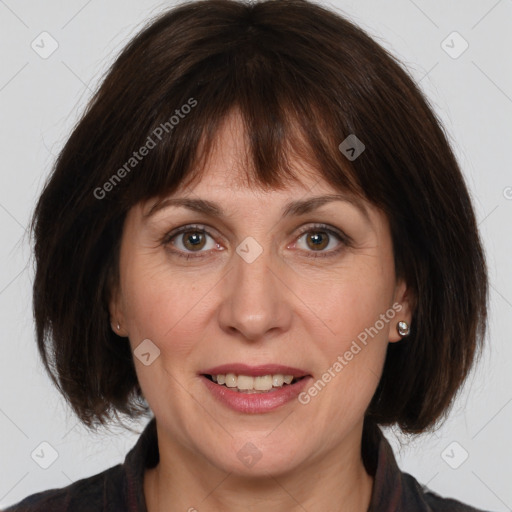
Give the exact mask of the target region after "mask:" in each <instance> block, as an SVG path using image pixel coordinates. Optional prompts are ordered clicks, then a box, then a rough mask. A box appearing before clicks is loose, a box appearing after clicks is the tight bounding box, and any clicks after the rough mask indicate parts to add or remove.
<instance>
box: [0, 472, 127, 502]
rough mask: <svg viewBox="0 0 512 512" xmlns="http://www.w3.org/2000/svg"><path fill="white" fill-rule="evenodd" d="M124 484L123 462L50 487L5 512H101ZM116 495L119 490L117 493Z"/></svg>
mask: <svg viewBox="0 0 512 512" xmlns="http://www.w3.org/2000/svg"><path fill="white" fill-rule="evenodd" d="M122 485H123V473H122V471H121V465H117V466H114V467H111V468H109V469H107V470H105V471H103V472H101V473H98V474H96V475H93V476H90V477H87V478H83V479H81V480H77V481H76V482H74V483H72V484H70V485H68V486H66V487H62V488H59V489H48V490H46V491H41V492H37V493H35V494H31V495H30V496H27V497H25V498H24V499H22V500H21V501H19V502H18V503H15V504H13V505H10V506H9V507H8V508H6V509H4V510H3V512H48V511H50V510H51V511H52V512H92V511H94V512H97V511H102V510H104V498H105V496H106V494H107V492H106V491H107V488H108V490H109V492H108V494H109V495H112V491H116V488H117V491H118V492H120V491H121V489H120V487H122ZM114 494H115V492H114Z"/></svg>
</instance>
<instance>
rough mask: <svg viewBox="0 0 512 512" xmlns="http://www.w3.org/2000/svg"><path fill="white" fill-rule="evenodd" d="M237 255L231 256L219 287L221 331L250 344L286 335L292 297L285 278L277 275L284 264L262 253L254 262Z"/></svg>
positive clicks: (271, 255) (268, 253)
mask: <svg viewBox="0 0 512 512" xmlns="http://www.w3.org/2000/svg"><path fill="white" fill-rule="evenodd" d="M240 254H242V255H243V252H240ZM240 254H239V253H234V254H233V261H232V266H231V269H230V271H229V272H228V273H227V275H226V276H225V279H224V281H223V284H222V285H221V286H222V294H221V295H222V301H221V304H220V306H219V311H218V321H219V324H220V327H221V328H222V329H223V330H224V331H226V332H228V333H229V334H230V335H231V336H233V334H237V335H238V336H239V337H240V338H242V339H246V340H251V341H258V340H262V339H267V338H269V337H274V336H278V335H279V334H282V333H283V332H286V331H287V330H288V328H289V326H290V323H291V319H292V303H291V302H290V300H291V296H293V294H292V292H291V290H290V289H289V288H288V286H289V285H288V286H287V283H286V276H285V275H279V274H280V271H279V270H280V269H281V274H282V269H283V265H284V263H281V264H279V262H278V261H275V256H273V254H272V253H271V251H266V250H264V251H263V252H262V253H261V254H259V255H258V256H257V257H256V259H254V260H253V261H251V258H248V259H247V258H245V257H244V256H240Z"/></svg>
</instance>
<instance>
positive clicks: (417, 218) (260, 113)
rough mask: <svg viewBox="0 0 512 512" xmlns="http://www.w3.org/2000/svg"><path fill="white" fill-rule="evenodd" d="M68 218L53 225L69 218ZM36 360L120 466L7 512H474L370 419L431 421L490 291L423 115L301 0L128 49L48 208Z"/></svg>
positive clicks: (337, 22) (369, 47)
mask: <svg viewBox="0 0 512 512" xmlns="http://www.w3.org/2000/svg"><path fill="white" fill-rule="evenodd" d="M56 219H58V221H57V222H56ZM33 233H34V238H35V256H36V276H35V282H34V311H35V317H36V324H37V340H38V346H39V350H40V353H41V355H42V358H43V361H44V364H45V366H46V368H47V370H48V371H49V374H50V376H51V377H52V379H53V381H54V382H55V384H56V385H57V386H58V388H59V389H60V391H61V392H62V393H63V395H64V396H65V397H66V399H67V400H68V401H69V403H70V405H71V406H72V407H73V409H74V411H75V412H76V413H77V415H78V416H79V418H80V419H81V420H82V422H83V423H84V424H85V425H86V426H88V427H90V428H95V427H97V426H99V425H107V424H108V423H109V422H110V421H112V420H113V419H114V418H115V419H117V420H119V421H121V418H120V417H119V414H124V415H128V416H129V417H131V418H136V417H140V416H141V415H144V414H149V413H151V416H152V418H151V420H150V422H149V423H148V425H147V427H146V429H145V431H144V432H143V434H142V435H141V437H140V439H139V441H138V443H137V444H136V446H135V447H134V448H133V449H132V450H131V451H130V453H129V454H128V455H127V458H126V460H125V463H124V464H123V465H118V466H115V467H113V468H110V469H108V470H106V471H104V472H103V473H100V474H98V475H94V476H91V477H89V478H86V479H83V480H80V481H78V482H75V483H73V484H72V485H70V486H68V487H65V488H63V489H51V490H48V491H45V492H42V493H38V494H35V495H32V496H29V497H27V498H26V499H25V500H23V501H21V502H20V503H18V504H16V505H13V506H12V507H11V508H9V509H8V511H25V510H26V511H28V510H30V511H36V510H38V511H39V510H40V511H42V510H52V511H64V510H66V511H77V510H91V511H92V510H94V511H96V510H105V511H107V510H109V511H110V510H128V511H130V512H135V511H138V512H141V511H149V512H155V511H164V510H165V511H178V510H180V511H182V510H188V511H194V510H198V511H234V510H241V509H244V510H258V511H259V510H262V511H263V510H265V511H284V510H286V511H290V510H292V511H295V510H308V511H316V510H347V511H354V512H359V511H379V512H380V511H382V512H391V511H398V510H404V511H425V512H426V511H443V510H450V511H474V510H476V509H474V508H472V507H470V506H469V505H465V504H462V503H460V502H458V501H455V500H452V499H449V498H443V497H440V496H438V495H436V494H434V493H432V492H430V491H428V490H426V489H423V488H422V487H421V486H420V485H419V484H418V482H417V481H416V480H415V479H414V478H413V477H412V476H410V475H408V474H406V473H402V472H401V471H400V470H399V468H398V467H397V465H396V462H395V460H394V457H393V453H392V450H391V448H390V446H389V444H388V442H387V441H386V439H385V438H384V436H383V435H382V432H381V430H380V428H379V426H384V425H394V424H396V425H398V426H399V427H400V428H401V429H402V430H403V431H404V432H409V433H421V432H424V431H426V430H428V429H429V428H431V427H433V426H434V425H435V424H436V423H437V422H438V421H439V420H440V419H442V418H443V417H444V416H445V415H446V412H447V411H448V409H449V407H450V405H451V404H452V401H453V398H454V396H455V395H456V392H457V391H458V390H459V389H460V387H461V385H462V383H463V382H464V380H465V378H466V376H467V375H468V372H469V370H470V368H471V366H472V363H473V361H474V358H475V355H476V354H477V352H478V349H479V348H480V345H481V341H482V339H483V336H484V333H485V324H486V306H487V273H486V266H485V259H484V255H483V250H482V246H481V242H480V238H479V234H478V231H477V226H476V222H475V215H474V212H473V208H472V204H471V201H470V198H469V195H468V191H467V188H466V185H465V183H464V180H463V177H462V175H461V172H460V169H459V167H458V165H457V162H456V160H455V158H454V155H453V153H452V151H451V149H450V146H449V144H448V142H447V140H446V137H445V135H444V133H443V130H442V127H441V126H440V123H439V121H438V120H437V119H436V117H435V115H434V113H433V111H432V109H431V108H430V107H429V105H428V102H427V101H426V99H425V98H424V97H423V95H422V93H421V92H420V90H419V89H418V87H417V86H416V85H415V84H414V82H413V81H412V80H411V78H410V77H409V76H408V74H407V73H406V72H405V71H404V70H403V69H402V67H401V66H400V65H399V64H398V63H397V62H396V61H395V60H394V58H393V57H392V56H391V55H389V54H388V53H387V52H386V51H385V50H384V49H383V48H382V47H380V46H379V45H378V44H377V43H375V42H374V41H373V40H372V39H371V38H369V37H368V36H367V35H366V34H365V33H364V32H363V31H362V30H360V29H359V28H357V27H355V26H354V25H353V24H352V23H350V22H348V21H347V20H345V19H343V18H342V17H340V16H338V15H337V14H335V13H333V12H330V11H328V10H326V9H324V8H322V7H320V6H318V5H315V4H313V3H310V2H307V1H304V0H281V1H279V2H273V1H262V2H258V3H252V4H248V3H241V2H238V1H231V0H205V1H199V2H191V3H187V4H183V5H181V6H179V7H177V8H174V9H172V10H170V11H169V12H167V13H165V14H164V15H162V16H160V17H159V18H158V19H157V20H155V21H153V22H152V23H151V24H150V25H149V26H148V27H147V28H146V29H145V30H143V31H142V32H141V33H140V34H139V35H138V36H137V37H136V38H135V39H134V40H133V41H132V42H131V43H130V44H129V45H128V46H127V47H126V48H125V49H124V51H123V52H122V54H121V55H120V56H119V58H118V59H117V60H116V62H115V63H114V65H113V67H112V68H111V70H110V72H109V73H108V75H107V77H106V79H105V81H104V82H103V84H102V85H101V87H100V89H99V91H98V93H97V94H96V95H95V97H94V98H93V100H92V101H91V104H90V105H89V107H88V109H87V112H86V113H85V115H84V117H83V118H82V119H81V121H80V122H79V123H78V125H77V126H76V128H75V130H74V131H73V133H72V134H71V136H70V138H69V140H68V142H67V144H66V146H65V147H64V149H63V151H62V153H61V154H60V156H59V158H58V161H57V163H56V166H55V169H54V172H53V173H52V175H51V177H50V179H49V181H48V183H47V185H46V187H45V189H44V191H43V193H42V195H41V197H40V199H39V202H38V205H37V208H36V211H35V215H34V222H33Z"/></svg>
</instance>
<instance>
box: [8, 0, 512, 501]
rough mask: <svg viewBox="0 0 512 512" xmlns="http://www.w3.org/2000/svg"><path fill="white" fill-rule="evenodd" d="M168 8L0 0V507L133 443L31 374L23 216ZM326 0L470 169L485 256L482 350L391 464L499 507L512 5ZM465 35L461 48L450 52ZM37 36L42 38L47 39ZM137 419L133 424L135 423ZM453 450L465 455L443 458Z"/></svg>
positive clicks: (503, 472) (510, 451) (34, 368)
mask: <svg viewBox="0 0 512 512" xmlns="http://www.w3.org/2000/svg"><path fill="white" fill-rule="evenodd" d="M172 4H173V2H168V3H165V2H164V3H162V2H152V1H149V0H144V1H140V0H138V1H135V0H129V1H120V0H112V1H110V2H108V4H107V3H106V2H100V1H98V0H89V1H86V0H80V1H67V2H64V1H63V0H62V1H57V0H51V1H46V2H44V3H43V2H29V1H23V0H5V1H4V0H0V43H1V46H0V52H1V67H0V113H1V123H0V130H1V132H0V133H1V137H0V144H1V148H0V149H1V164H0V165H1V168H0V169H1V170H0V178H1V187H0V226H1V235H2V238H1V240H2V243H1V244H0V319H1V325H2V326H3V327H2V330H1V343H0V348H1V354H2V357H1V358H0V375H1V384H2V385H1V386H0V433H1V437H0V507H3V506H7V505H9V504H11V503H14V502H17V501H19V500H20V499H22V498H23V497H25V496H27V495H28V494H32V493H35V492H37V491H41V490H45V489H49V488H54V487H62V486H66V485H68V484H70V483H71V482H73V481H76V480H78V479H80V478H84V477H86V476H89V475H92V474H95V473H98V472H100V471H102V470H104V469H106V468H108V467H111V466H113V465H115V464H117V463H119V462H122V460H123V459H124V456H125V454H126V453H127V452H128V450H129V449H130V448H131V447H132V446H133V444H134V443H135V442H136V440H137V434H136V433H130V432H126V431H122V430H120V429H112V433H111V434H108V433H103V434H92V433H90V432H88V431H87V430H86V429H85V428H83V427H82V426H81V425H80V424H79V423H78V421H77V419H76V418H75V417H74V416H73V414H72V413H71V412H70V410H69V408H68V407H67V406H66V405H65V403H64V400H63V399H62V397H60V396H59V395H58V394H57V393H56V391H55V390H54V389H53V387H52V386H51V384H50V381H49V379H48V377H47V376H46V375H45V374H44V372H43V369H42V366H41V364H40V362H39V359H38V355H37V352H36V346H35V343H34V334H33V320H32V316H31V302H30V301H31V296H30V294H31V279H32V276H33V271H32V267H31V264H30V260H29V258H30V248H29V246H28V244H27V237H26V227H27V223H28V219H29V216H30V213H31V211H32V208H33V206H34V204H35V200H36V198H37V195H38V193H39V192H40V190H41V187H42V184H43V182H44V179H45V178H46V176H47V175H48V172H49V170H50V168H51V165H52V163H53V161H54V158H55V156H56V155H57V154H58V152H59V150H60V149H61V148H62V146H63V144H64V142H65V140H66V137H67V136H68V135H69V133H70V130H71V128H72V126H73V125H74V123H75V122H76V120H77V116H78V115H79V113H80V112H81V111H82V109H83V107H84V105H85V104H86V102H87V100H88V99H89V98H90V96H91V94H92V91H93V90H95V88H96V87H97V85H98V83H99V80H100V79H101V77H102V75H103V73H104V72H105V71H106V69H107V66H108V64H110V63H111V61H112V59H113V58H114V57H115V55H116V54H117V53H118V52H119V51H120V49H121V48H122V47H123V46H124V45H125V44H126V43H127V42H128V40H129V39H130V38H131V37H132V36H133V35H134V34H135V33H136V32H137V31H138V30H139V29H140V28H141V27H142V26H143V25H144V23H145V20H147V19H148V18H149V17H151V16H153V15H156V14H158V13H159V12H160V11H161V10H162V9H164V8H166V7H169V6H170V5H172ZM327 5H331V6H335V7H336V8H339V9H340V10H342V12H344V13H345V14H346V15H347V16H348V17H349V18H351V19H352V20H353V21H355V22H356V23H358V24H359V25H360V26H361V27H362V28H364V29H366V30H367V31H368V32H369V33H370V34H371V35H372V36H374V37H375V38H376V39H377V41H378V42H380V43H381V44H382V45H383V46H384V47H386V48H388V49H389V50H391V52H392V53H394V54H395V55H397V56H398V57H399V58H400V59H401V60H402V61H403V62H404V63H405V64H406V65H407V66H408V68H409V70H410V72H411V73H412V75H413V76H414V78H416V80H417V81H419V83H420V85H421V87H422V89H423V90H424V91H425V93H426V94H427V96H428V98H429V99H430V101H431V103H432V105H433V106H434V108H435V110H436V112H437V113H438V114H439V116H440V117H441V119H442V121H443V123H444V125H445V127H446V130H447V132H448V134H449V136H450V140H452V144H453V147H454V149H455V152H456V155H457V157H458V158H459V162H460V164H461V166H462V168H463V171H464V173H465V176H466V178H467V181H468V185H469V187H470V189H471V192H472V195H473V198H474V203H475V207H476V211H477V216H478V220H479V226H480V229H481V232H482V236H483V239H484V243H485V247H486V251H487V256H488V262H489V267H490V280H491V311H490V324H489V334H488V338H487V341H488V345H487V348H486V351H485V355H484V357H483V359H482V361H481V362H480V364H479V365H478V367H477V369H476V371H475V372H474V373H473V374H472V377H471V379H470V380H469V382H468V384H467V385H466V387H465V388H464V391H463V392H462V394H461V395H460V397H459V399H458V401H457V402H456V404H455V406H454V408H453V410H452V412H451V414H450V416H449V418H448V420H447V421H446V423H445V424H444V425H443V426H442V427H441V428H440V429H439V430H438V431H437V432H436V433H434V434H427V435H423V436H421V437H415V438H414V437H413V438H406V437H404V436H401V435H399V434H398V433H396V432H394V430H389V431H387V432H386V435H387V436H388V438H389V439H390V440H391V442H392V444H393V446H394V447H395V451H396V453H397V457H398V460H399V463H400V465H401V467H402V469H404V470H406V471H408V472H410V473H412V474H413V475H414V476H415V477H416V478H417V479H418V480H419V481H420V482H422V483H424V484H428V486H429V487H430V488H431V489H432V490H435V491H437V492H439V493H440V494H442V495H444V496H453V497H456V498H458V499H460V500H463V501H466V502H468V503H471V504H473V505H475V506H478V507H481V508H485V509H488V510H494V511H506V510H512V486H511V485H510V481H511V476H512V474H511V473H512V470H511V469H510V460H512V444H511V441H510V430H511V429H510V425H511V422H512V403H511V402H512V386H511V383H512V377H511V372H510V369H509V364H510V361H511V360H512V343H510V341H511V339H510V338H511V336H510V326H509V323H508V322H509V321H510V318H511V313H512V272H511V270H510V266H509V265H507V263H508V262H509V261H510V253H511V249H512V237H511V236H510V234H511V229H510V221H511V219H512V174H511V172H510V169H511V160H512V158H511V152H510V146H511V142H512V138H511V136H512V122H511V116H512V65H511V60H510V49H511V48H512V36H511V33H512V23H511V20H512V0H500V1H496V0H482V1H476V0H473V1H462V0H460V1H452V2H434V1H426V0H415V1H412V0H392V1H386V2H381V1H378V0H363V1H362V0H359V1H344V0H339V1H336V2H332V3H330V4H327ZM44 31H46V32H48V33H49V34H51V37H52V38H54V39H55V40H56V41H57V43H58V49H57V50H56V51H55V52H54V53H53V54H52V55H51V56H49V57H48V58H46V59H43V58H41V56H40V55H39V54H38V53H36V51H34V50H33V49H32V47H31V43H32V42H33V41H34V40H35V43H34V44H39V46H40V47H42V46H43V43H41V38H43V37H46V38H47V37H48V36H40V34H41V33H42V32H44ZM453 31H456V32H458V33H459V34H460V36H461V37H462V38H463V39H461V38H460V37H459V36H457V35H455V36H453V35H452V36H450V34H452V32H453ZM448 36H450V37H448ZM447 37H448V39H447ZM464 40H465V41H467V44H468V45H469V47H468V48H467V50H466V51H464V52H463V53H461V54H460V52H461V50H462V49H463V48H464ZM443 41H445V43H443ZM50 43H51V41H50V39H48V38H47V39H44V48H45V49H46V50H48V49H49V48H51V46H50ZM450 47H451V48H450ZM39 51H40V52H41V51H43V49H42V48H40V49H39ZM447 51H448V52H451V54H452V55H449V53H447ZM459 54H460V55H459ZM454 57H456V58H454ZM146 421H147V420H144V421H142V422H139V423H133V426H134V427H135V428H137V429H138V430H139V431H140V430H141V429H142V427H143V426H144V425H145V423H146ZM395 434H397V435H395ZM44 441H46V442H48V443H50V445H51V446H52V447H53V449H54V450H55V451H56V452H57V453H58V458H57V459H56V460H55V462H54V463H53V464H52V465H51V466H50V467H49V468H48V469H43V468H42V467H40V466H39V465H38V464H36V462H35V461H34V460H33V459H32V457H31V453H32V452H34V450H36V449H39V450H40V448H38V447H39V445H40V443H41V442H44ZM453 442H456V443H457V444H455V445H454V444H452V443H453ZM36 452H37V450H36ZM466 452H467V453H468V454H469V456H468V458H467V460H465V461H464V462H463V463H462V464H461V465H460V466H459V467H458V468H457V469H454V468H453V467H451V466H457V465H458V464H460V462H461V461H462V460H463V458H464V456H465V453H466ZM37 453H40V452H37ZM45 453H46V455H45V457H48V456H49V455H48V454H51V450H50V449H47V450H46V452H45ZM49 461H50V460H49V459H48V460H47V461H46V462H49ZM42 463H44V461H42Z"/></svg>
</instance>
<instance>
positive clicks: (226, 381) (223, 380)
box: [211, 373, 293, 393]
mask: <svg viewBox="0 0 512 512" xmlns="http://www.w3.org/2000/svg"><path fill="white" fill-rule="evenodd" d="M211 377H212V379H213V381H214V382H216V383H217V384H220V385H221V386H222V385H224V386H227V387H228V388H236V389H238V390H239V391H243V392H249V393H256V392H258V391H270V390H271V389H272V388H282V387H283V385H284V384H291V382H292V380H293V375H282V374H275V375H262V376H259V377H252V376H250V375H235V374H234V373H228V374H226V375H220V374H219V375H212V376H211Z"/></svg>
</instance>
